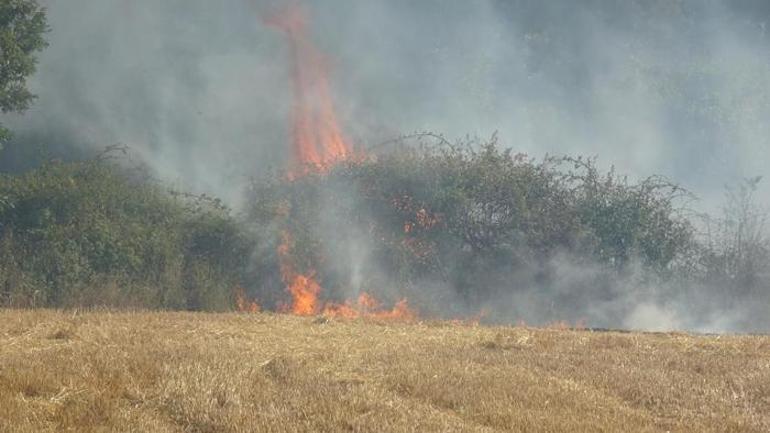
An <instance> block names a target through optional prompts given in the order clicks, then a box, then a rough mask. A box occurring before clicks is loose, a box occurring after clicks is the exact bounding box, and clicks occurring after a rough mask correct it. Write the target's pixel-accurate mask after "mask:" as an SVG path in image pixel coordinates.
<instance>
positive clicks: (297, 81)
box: [267, 4, 352, 175]
mask: <svg viewBox="0 0 770 433" xmlns="http://www.w3.org/2000/svg"><path fill="white" fill-rule="evenodd" d="M267 24H268V25H270V26H273V27H275V28H278V29H280V30H282V31H284V32H285V33H286V36H287V38H288V42H289V50H290V53H291V62H292V64H291V76H292V85H293V87H294V106H293V108H292V116H291V117H292V135H293V137H292V157H293V161H292V165H293V167H292V170H298V171H299V175H301V174H304V173H306V172H307V170H308V169H312V168H314V169H316V170H323V169H325V168H328V167H329V166H331V165H333V164H334V163H336V162H338V161H342V160H345V159H347V158H348V157H350V156H351V154H352V150H351V146H350V145H349V144H348V142H347V140H346V139H345V137H344V135H343V134H342V129H341V128H340V126H339V123H338V122H337V113H336V111H335V110H334V104H333V100H332V96H331V90H330V85H329V76H328V70H327V66H326V59H325V57H324V56H323V54H321V52H320V51H319V50H318V49H317V48H316V47H315V46H314V45H313V43H312V41H311V40H310V38H309V36H308V32H307V14H306V12H305V10H304V9H302V8H301V7H300V6H299V5H297V4H294V5H292V6H289V7H288V8H287V9H285V10H284V11H283V12H282V13H279V14H277V15H274V16H273V17H271V18H270V19H268V20H267ZM294 174H295V175H296V174H297V173H294Z"/></svg>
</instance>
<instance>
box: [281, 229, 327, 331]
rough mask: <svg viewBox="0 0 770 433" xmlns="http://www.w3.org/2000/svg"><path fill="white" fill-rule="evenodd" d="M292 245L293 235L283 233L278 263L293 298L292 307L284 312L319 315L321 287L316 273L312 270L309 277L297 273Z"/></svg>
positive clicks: (287, 232) (286, 231)
mask: <svg viewBox="0 0 770 433" xmlns="http://www.w3.org/2000/svg"><path fill="white" fill-rule="evenodd" d="M292 245H293V239H292V237H291V233H289V231H288V230H284V231H283V232H281V243H280V244H279V245H278V262H279V266H280V270H281V278H282V279H283V282H284V284H286V290H287V291H288V292H289V293H290V294H291V297H292V303H291V305H290V306H286V307H284V308H283V310H284V311H286V312H290V313H292V314H298V315H301V316H311V315H314V314H318V294H319V293H321V285H320V284H318V282H317V281H316V280H315V271H312V270H311V271H310V272H309V273H308V274H307V275H303V274H301V273H299V272H297V270H296V265H295V264H294V259H293V256H292V254H291V250H292Z"/></svg>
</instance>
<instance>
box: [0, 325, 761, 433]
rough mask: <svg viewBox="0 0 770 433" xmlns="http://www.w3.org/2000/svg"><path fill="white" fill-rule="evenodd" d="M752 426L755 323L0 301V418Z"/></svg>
mask: <svg viewBox="0 0 770 433" xmlns="http://www.w3.org/2000/svg"><path fill="white" fill-rule="evenodd" d="M62 431H69V432H112V431H115V432H201V433H203V432H311V431H313V432H315V431H319V432H343V431H354V432H356V431H361V432H369V431H372V432H454V431H457V432H460V431H463V432H466V431H467V432H497V431H519V432H665V431H671V432H685V431H687V432H768V431H770V337H767V336H694V335H688V334H683V333H670V334H644V333H609V332H591V331H573V330H565V329H531V328H525V327H483V326H466V325H459V324H456V323H442V322H412V323H389V322H378V321H371V320H356V321H346V320H326V319H322V318H303V317H294V316H287V315H273V314H193V313H143V312H136V313H115V312H89V313H79V312H72V311H70V312H56V311H7V310H6V311H2V310H0V432H62Z"/></svg>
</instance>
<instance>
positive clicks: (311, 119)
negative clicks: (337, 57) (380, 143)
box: [239, 3, 419, 319]
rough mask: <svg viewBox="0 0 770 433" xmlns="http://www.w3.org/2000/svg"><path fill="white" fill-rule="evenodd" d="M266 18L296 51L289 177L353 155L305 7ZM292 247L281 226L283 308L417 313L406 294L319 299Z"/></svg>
mask: <svg viewBox="0 0 770 433" xmlns="http://www.w3.org/2000/svg"><path fill="white" fill-rule="evenodd" d="M266 23H267V24H268V25H270V26H272V27H274V28H277V29H279V30H281V31H283V32H284V33H285V34H286V37H287V39H288V45H289V51H290V53H291V76H292V86H293V90H294V104H293V107H292V114H291V123H292V126H291V132H292V146H291V157H292V161H291V164H290V168H289V179H296V178H297V177H301V176H303V175H306V174H309V173H310V171H311V170H312V171H324V170H326V169H328V168H329V167H331V166H333V165H334V164H336V163H339V162H341V161H345V160H348V159H350V158H352V157H353V156H354V155H353V151H352V147H351V146H350V144H349V143H348V141H347V140H346V139H345V136H344V134H343V133H342V129H341V128H340V126H339V123H338V121H337V113H336V111H335V109H334V104H333V100H332V92H331V88H330V84H329V75H328V68H327V65H326V59H325V57H324V56H323V54H322V53H321V52H320V51H319V50H318V49H317V48H316V47H315V45H314V44H313V43H312V41H311V39H310V37H309V35H308V17H307V14H306V12H305V10H304V9H302V8H301V7H300V6H299V5H298V4H296V3H294V4H292V5H291V6H289V7H287V8H286V9H285V10H283V11H282V12H281V13H279V14H276V15H274V16H272V17H270V18H269V19H267V20H266ZM286 213H287V214H288V210H286ZM418 218H419V216H418ZM293 247H294V239H293V238H292V235H291V233H290V231H289V230H284V231H282V232H281V239H280V243H279V246H278V262H279V266H280V272H281V279H282V280H283V283H284V284H285V285H286V290H287V291H288V292H289V294H290V295H291V298H292V301H291V304H289V305H285V306H283V307H282V308H280V309H281V310H282V311H284V312H287V313H291V314H297V315H303V316H310V315H316V314H321V313H322V314H324V315H327V316H335V317H347V318H358V317H374V318H382V319H412V318H414V317H415V316H416V313H415V312H414V311H413V310H412V309H411V308H410V307H409V305H408V304H407V302H406V300H401V301H399V302H397V303H396V304H395V305H394V306H393V308H392V309H390V310H388V309H383V308H382V307H381V305H380V302H379V301H377V300H376V299H375V298H374V297H372V296H370V295H368V294H366V293H363V294H361V295H360V296H359V297H358V299H357V300H356V301H352V300H348V301H345V302H343V303H332V302H329V303H326V304H324V305H322V304H321V302H320V301H319V295H320V293H321V291H322V289H321V285H320V283H319V282H318V281H317V280H316V273H315V271H314V270H312V269H310V270H305V271H304V272H302V271H301V270H300V269H299V267H298V266H297V263H296V261H295V258H294V255H293ZM239 305H240V304H239Z"/></svg>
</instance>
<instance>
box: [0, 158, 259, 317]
mask: <svg viewBox="0 0 770 433" xmlns="http://www.w3.org/2000/svg"><path fill="white" fill-rule="evenodd" d="M139 177H140V176H136V173H133V172H132V171H129V170H126V169H123V168H121V167H119V166H118V165H115V164H112V163H109V162H107V161H103V160H92V161H86V162H79V163H66V164H61V163H48V164H46V165H44V166H42V167H40V168H38V169H36V170H32V171H30V172H27V173H25V174H22V175H18V176H3V177H0V197H3V198H4V199H3V201H2V203H3V205H2V206H0V293H2V295H3V298H2V302H3V303H4V304H6V305H11V306H28V305H35V306H55V307H64V306H74V305H81V306H82V305H86V306H87V305H120V306H133V307H144V308H180V309H204V308H205V309H225V308H229V307H230V306H231V305H232V290H233V288H234V287H235V286H236V285H237V284H238V282H239V281H240V278H241V276H242V274H243V272H242V265H243V262H244V257H245V256H247V252H248V248H249V246H250V242H247V240H246V239H245V238H244V235H243V231H242V230H241V229H240V227H239V226H238V224H237V223H236V222H235V220H234V219H233V218H232V217H231V216H230V215H229V211H228V210H227V209H226V208H225V207H224V206H222V205H221V203H219V202H218V201H215V200H212V199H210V198H207V197H195V196H188V195H180V194H173V193H171V192H169V191H167V190H165V189H164V188H162V187H161V186H159V185H156V184H153V183H150V182H147V181H145V180H140V179H139Z"/></svg>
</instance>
